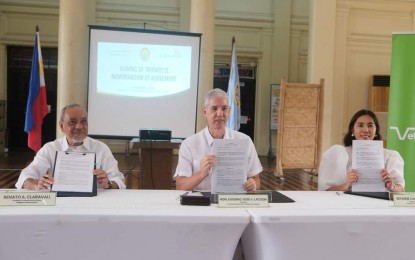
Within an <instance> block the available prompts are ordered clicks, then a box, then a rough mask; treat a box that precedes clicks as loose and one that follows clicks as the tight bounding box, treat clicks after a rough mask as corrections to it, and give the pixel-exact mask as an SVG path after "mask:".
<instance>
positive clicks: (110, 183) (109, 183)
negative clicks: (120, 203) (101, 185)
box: [107, 180, 112, 189]
mask: <svg viewBox="0 0 415 260" xmlns="http://www.w3.org/2000/svg"><path fill="white" fill-rule="evenodd" d="M107 184H108V188H107V189H111V188H112V182H111V181H110V180H108V182H107Z"/></svg>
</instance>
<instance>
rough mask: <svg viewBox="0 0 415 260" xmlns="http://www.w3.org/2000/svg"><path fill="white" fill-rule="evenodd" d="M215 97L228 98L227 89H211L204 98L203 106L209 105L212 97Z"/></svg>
mask: <svg viewBox="0 0 415 260" xmlns="http://www.w3.org/2000/svg"><path fill="white" fill-rule="evenodd" d="M213 97H224V98H226V100H228V94H227V93H226V92H225V91H223V90H222V89H220V88H214V89H211V90H209V91H208V92H207V93H206V95H205V98H204V103H203V107H205V108H206V107H207V106H208V105H209V101H210V99H211V98H213Z"/></svg>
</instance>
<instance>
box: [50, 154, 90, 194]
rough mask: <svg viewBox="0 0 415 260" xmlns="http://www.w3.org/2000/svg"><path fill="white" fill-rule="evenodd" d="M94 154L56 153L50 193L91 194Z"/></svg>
mask: <svg viewBox="0 0 415 260" xmlns="http://www.w3.org/2000/svg"><path fill="white" fill-rule="evenodd" d="M94 168H95V153H78V152H60V151H58V152H56V159H55V168H54V171H53V178H54V179H55V181H54V183H53V185H52V191H69V192H92V188H93V181H94V175H93V171H94Z"/></svg>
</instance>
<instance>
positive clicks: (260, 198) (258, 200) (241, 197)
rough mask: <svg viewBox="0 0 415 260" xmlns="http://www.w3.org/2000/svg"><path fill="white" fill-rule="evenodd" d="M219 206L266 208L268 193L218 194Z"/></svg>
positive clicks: (267, 205)
mask: <svg viewBox="0 0 415 260" xmlns="http://www.w3.org/2000/svg"><path fill="white" fill-rule="evenodd" d="M218 207H219V208H268V207H269V202H268V194H252V193H235V194H218Z"/></svg>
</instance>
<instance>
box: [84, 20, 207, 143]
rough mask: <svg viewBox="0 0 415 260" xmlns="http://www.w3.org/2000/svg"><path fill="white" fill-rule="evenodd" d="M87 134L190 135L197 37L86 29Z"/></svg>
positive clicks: (109, 136)
mask: <svg viewBox="0 0 415 260" xmlns="http://www.w3.org/2000/svg"><path fill="white" fill-rule="evenodd" d="M89 29H90V30H89V62H88V63H89V70H88V98H87V100H88V106H87V110H88V121H89V124H88V133H89V135H90V136H91V137H96V138H105V139H131V138H133V137H138V135H139V131H140V129H148V128H153V129H167V130H170V131H171V133H172V138H186V137H188V136H190V135H192V134H194V133H195V132H196V122H197V111H198V84H199V58H200V39H201V34H198V33H186V32H171V31H155V30H143V29H131V28H116V27H106V26H95V25H91V26H89Z"/></svg>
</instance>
